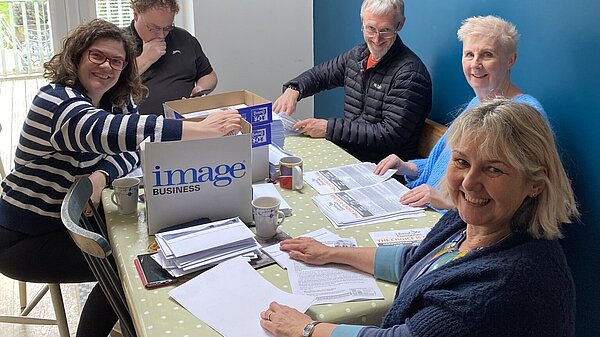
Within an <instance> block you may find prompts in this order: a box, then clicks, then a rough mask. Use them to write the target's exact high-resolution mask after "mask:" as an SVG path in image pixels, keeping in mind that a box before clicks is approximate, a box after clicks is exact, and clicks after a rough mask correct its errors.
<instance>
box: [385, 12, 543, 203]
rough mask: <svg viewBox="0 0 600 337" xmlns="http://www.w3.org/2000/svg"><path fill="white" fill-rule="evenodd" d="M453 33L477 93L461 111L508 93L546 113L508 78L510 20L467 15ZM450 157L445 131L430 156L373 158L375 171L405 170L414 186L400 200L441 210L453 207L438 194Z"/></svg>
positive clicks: (512, 38) (513, 41)
mask: <svg viewBox="0 0 600 337" xmlns="http://www.w3.org/2000/svg"><path fill="white" fill-rule="evenodd" d="M457 35H458V39H459V40H460V41H461V42H462V43H463V55H462V68H463V72H464V75H465V78H466V80H467V82H468V83H469V85H470V86H471V88H472V89H473V91H474V92H475V97H474V98H473V99H472V100H471V101H470V102H469V103H468V104H467V106H466V107H465V108H464V110H463V111H466V110H469V109H471V108H473V107H474V106H477V105H478V104H479V103H481V102H485V101H486V100H489V99H492V98H495V97H506V98H510V99H512V100H514V101H516V102H523V103H526V104H529V105H531V106H533V107H534V108H536V109H538V110H539V111H540V112H541V113H542V114H544V116H545V114H546V113H545V112H544V109H543V108H542V105H541V104H540V102H539V101H538V100H537V99H535V98H534V97H533V96H531V95H528V94H525V93H523V92H522V91H521V89H519V88H518V87H517V86H516V85H515V84H514V83H512V81H511V79H510V71H511V69H512V67H513V66H514V64H515V62H516V60H517V41H518V38H519V34H518V33H517V29H516V27H515V26H514V25H513V24H512V23H510V22H508V21H506V20H504V19H501V18H499V17H496V16H491V15H489V16H476V17H471V18H468V19H466V20H465V21H464V22H463V24H462V25H461V27H460V28H459V30H458V33H457ZM449 159H450V150H449V148H448V147H447V145H446V135H444V136H442V137H441V138H440V139H439V140H438V142H437V143H436V145H435V146H434V147H433V149H432V150H431V153H430V154H429V157H428V158H425V159H413V160H410V161H404V160H402V159H401V158H400V157H398V156H396V155H394V154H391V155H389V156H387V157H386V158H384V159H383V160H381V161H380V162H379V164H377V166H376V167H375V173H376V174H384V173H385V172H386V171H387V170H388V169H396V170H398V171H397V173H396V174H400V175H404V178H405V180H406V182H407V183H406V186H408V187H409V188H411V189H412V190H411V191H410V192H408V193H406V194H405V195H403V196H402V198H401V199H400V202H401V203H403V204H406V205H409V206H415V207H417V206H423V205H429V206H431V207H433V208H434V209H438V210H445V209H449V208H451V207H452V202H451V200H448V199H446V198H443V197H442V196H441V194H440V193H439V189H438V187H439V184H440V181H441V178H442V176H443V175H444V172H445V171H446V167H447V165H448V161H449Z"/></svg>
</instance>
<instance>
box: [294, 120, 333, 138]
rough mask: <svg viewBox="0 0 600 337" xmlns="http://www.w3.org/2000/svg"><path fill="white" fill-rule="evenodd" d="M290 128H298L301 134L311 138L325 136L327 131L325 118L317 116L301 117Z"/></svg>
mask: <svg viewBox="0 0 600 337" xmlns="http://www.w3.org/2000/svg"><path fill="white" fill-rule="evenodd" d="M292 130H298V131H300V133H302V134H303V135H306V136H309V137H312V138H325V134H326V133H327V120H326V119H318V118H307V119H303V120H301V121H299V122H297V123H296V124H294V126H292Z"/></svg>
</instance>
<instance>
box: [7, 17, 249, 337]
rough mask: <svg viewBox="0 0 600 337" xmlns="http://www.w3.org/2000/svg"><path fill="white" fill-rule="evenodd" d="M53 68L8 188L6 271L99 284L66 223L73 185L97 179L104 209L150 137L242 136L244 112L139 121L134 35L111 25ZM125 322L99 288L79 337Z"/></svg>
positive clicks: (78, 38)
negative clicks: (107, 194)
mask: <svg viewBox="0 0 600 337" xmlns="http://www.w3.org/2000/svg"><path fill="white" fill-rule="evenodd" d="M44 68H45V74H44V75H45V77H46V78H48V79H49V80H50V84H49V85H46V86H44V87H42V88H41V89H40V91H39V93H38V94H37V95H36V96H35V97H34V99H33V102H32V104H31V108H30V110H29V113H28V114H27V117H26V119H25V122H24V124H23V130H22V132H21V137H20V139H19V144H18V147H17V150H16V155H15V168H14V170H13V171H12V172H10V174H9V175H8V176H7V177H6V179H5V180H4V181H3V182H2V196H1V198H0V272H2V273H3V274H5V275H7V276H9V277H11V278H13V279H17V280H23V281H30V282H43V283H71V282H75V283H79V282H90V281H94V280H95V279H94V276H93V274H92V272H91V270H90V269H89V267H88V265H87V263H86V261H85V260H84V258H83V255H82V254H81V251H80V250H79V248H78V247H77V246H76V245H75V244H74V242H73V240H72V239H71V237H70V236H69V234H68V233H67V231H66V230H65V228H64V226H63V224H62V222H61V219H60V207H61V203H62V200H63V198H64V196H65V194H66V192H67V190H68V189H69V188H70V187H71V185H72V184H73V182H74V181H75V180H76V179H77V178H78V177H81V176H83V175H89V178H90V180H91V181H92V184H93V194H92V197H91V199H92V201H93V202H94V203H95V204H96V205H98V204H99V202H100V196H101V192H102V190H103V189H104V187H105V186H107V185H109V184H110V182H111V181H113V180H114V179H115V178H118V177H120V176H123V175H125V174H127V173H128V172H130V171H131V170H133V169H134V168H135V167H137V166H138V165H139V157H138V154H137V153H136V150H137V147H138V145H139V143H140V142H141V141H142V140H144V139H145V138H147V137H150V139H151V140H152V141H169V140H180V139H198V138H209V137H218V136H222V135H225V134H227V133H229V132H232V131H238V130H239V129H240V121H241V117H240V115H239V113H237V111H235V110H232V111H220V112H217V113H216V114H214V115H211V116H209V117H208V118H207V119H206V120H204V121H203V122H197V123H195V122H185V121H180V120H166V119H164V117H162V116H160V117H159V116H154V115H151V116H140V115H139V114H138V113H137V109H136V106H135V104H134V102H133V101H138V100H139V99H140V98H141V96H142V95H143V93H144V88H143V86H142V85H141V83H140V80H139V75H138V72H137V68H136V65H135V61H134V54H133V46H132V43H131V42H130V40H129V35H127V34H126V33H124V32H123V31H122V30H121V29H120V28H119V27H117V26H115V25H114V24H112V23H108V22H106V21H102V20H93V21H90V22H88V23H84V24H82V25H80V26H79V27H77V28H76V29H75V30H74V31H73V32H71V33H70V35H69V36H68V37H67V38H66V39H65V41H64V43H63V47H62V50H61V51H60V52H59V53H58V54H56V55H54V57H53V58H52V59H51V60H50V61H49V62H47V63H45V64H44ZM132 99H133V101H132ZM116 320H117V316H116V315H115V313H114V312H113V310H112V308H111V306H110V304H109V302H108V301H107V299H106V297H105V296H104V294H103V293H102V290H101V289H100V287H99V286H98V285H96V286H95V287H94V289H93V290H92V292H91V293H90V295H89V297H88V299H87V301H86V304H85V307H84V308H83V311H82V313H81V319H80V321H79V326H78V329H77V336H85V337H90V336H102V337H106V336H107V335H108V334H109V332H110V330H111V328H112V327H113V325H114V324H115V322H116Z"/></svg>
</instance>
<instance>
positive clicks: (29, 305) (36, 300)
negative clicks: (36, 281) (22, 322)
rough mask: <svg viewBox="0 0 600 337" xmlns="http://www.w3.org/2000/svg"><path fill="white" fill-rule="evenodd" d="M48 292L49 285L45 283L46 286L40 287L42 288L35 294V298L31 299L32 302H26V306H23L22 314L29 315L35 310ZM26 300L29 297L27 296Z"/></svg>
mask: <svg viewBox="0 0 600 337" xmlns="http://www.w3.org/2000/svg"><path fill="white" fill-rule="evenodd" d="M47 292H48V285H47V284H44V286H43V287H42V288H40V290H38V292H37V293H36V294H35V296H33V299H32V300H31V302H28V303H27V302H26V306H25V308H23V310H21V316H27V315H29V313H30V312H31V310H33V309H34V308H35V306H36V305H37V304H38V303H39V302H40V301H41V300H42V298H44V295H46V293H47ZM26 296H27V295H26ZM25 300H27V297H25Z"/></svg>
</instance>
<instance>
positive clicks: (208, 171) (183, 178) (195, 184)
mask: <svg viewBox="0 0 600 337" xmlns="http://www.w3.org/2000/svg"><path fill="white" fill-rule="evenodd" d="M154 168H155V171H152V174H153V176H154V183H153V185H152V187H153V194H154V195H158V194H175V193H182V192H183V193H185V192H195V191H199V190H200V187H201V184H203V183H206V182H210V183H211V184H212V185H213V186H214V187H219V188H221V187H227V186H229V185H231V183H232V182H233V181H234V179H240V178H242V177H244V176H245V175H246V172H247V167H246V164H245V163H243V162H237V163H233V164H231V165H228V164H220V165H217V166H214V167H212V166H202V167H199V168H194V167H189V168H177V169H170V170H162V169H161V167H160V166H159V165H157V166H155V167H154Z"/></svg>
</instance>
